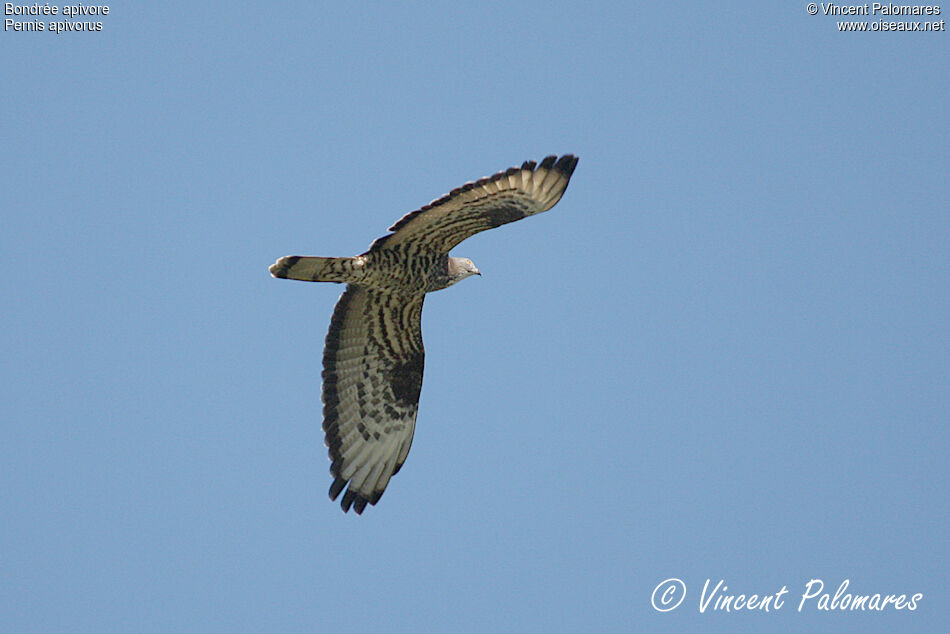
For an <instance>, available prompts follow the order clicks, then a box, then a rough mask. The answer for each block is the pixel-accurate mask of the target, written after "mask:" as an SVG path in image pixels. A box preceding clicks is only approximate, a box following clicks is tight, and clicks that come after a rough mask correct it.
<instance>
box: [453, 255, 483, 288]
mask: <svg viewBox="0 0 950 634" xmlns="http://www.w3.org/2000/svg"><path fill="white" fill-rule="evenodd" d="M481 274H482V273H481V271H479V270H478V268H476V266H475V263H474V262H472V261H471V260H469V259H468V258H449V286H451V285H452V284H455V283H456V282H461V281H462V280H464V279H465V278H466V277H469V276H471V275H481Z"/></svg>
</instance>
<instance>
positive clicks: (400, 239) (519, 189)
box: [369, 154, 577, 253]
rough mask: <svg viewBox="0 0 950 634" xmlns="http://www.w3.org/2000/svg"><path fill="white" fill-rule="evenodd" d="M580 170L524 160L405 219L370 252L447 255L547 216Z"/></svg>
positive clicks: (564, 163)
mask: <svg viewBox="0 0 950 634" xmlns="http://www.w3.org/2000/svg"><path fill="white" fill-rule="evenodd" d="M576 166H577V157H576V156H574V155H572V154H565V155H564V156H562V157H561V158H558V157H556V156H549V157H547V158H545V159H544V160H543V161H541V164H540V165H538V164H536V163H535V162H534V161H526V162H525V163H524V164H523V165H522V166H521V167H512V168H510V169H508V170H506V171H504V172H498V173H497V174H495V175H494V176H488V177H486V178H482V179H480V180H477V181H475V182H472V183H466V184H465V185H463V186H461V187H459V188H458V189H454V190H452V191H451V192H450V193H448V194H446V195H445V196H443V197H442V198H439V199H438V200H435V201H433V202H431V203H429V204H428V205H426V206H425V207H422V208H421V209H418V210H416V211H413V212H412V213H409V214H406V215H405V216H403V217H402V219H400V220H399V221H398V222H397V223H396V224H394V225H393V226H392V227H390V228H389V230H390V231H392V233H390V234H388V235H385V236H383V237H381V238H379V239H377V240H376V241H375V242H373V244H372V245H371V246H370V248H369V251H370V252H372V251H374V250H381V249H388V248H392V247H395V246H397V245H404V244H411V245H412V247H413V248H416V249H419V250H425V251H429V252H437V253H448V252H449V250H450V249H452V247H454V246H455V245H457V244H458V243H459V242H461V241H462V240H464V239H466V238H468V237H470V236H473V235H475V234H476V233H478V232H479V231H485V230H486V229H492V228H494V227H498V226H500V225H503V224H506V223H509V222H514V221H515V220H521V219H522V218H525V217H527V216H533V215H534V214H538V213H541V212H542V211H547V210H548V209H550V208H551V207H553V206H554V205H555V204H556V203H557V201H559V200H560V199H561V195H562V194H564V190H565V189H566V188H567V184H568V182H569V181H570V179H571V174H572V173H574V168H575V167H576Z"/></svg>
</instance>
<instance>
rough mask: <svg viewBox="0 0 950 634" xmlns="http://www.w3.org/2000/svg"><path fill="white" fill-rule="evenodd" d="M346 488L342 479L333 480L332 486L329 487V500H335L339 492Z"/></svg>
mask: <svg viewBox="0 0 950 634" xmlns="http://www.w3.org/2000/svg"><path fill="white" fill-rule="evenodd" d="M345 486H346V480H344V479H343V478H336V479H334V480H333V484H331V485H330V500H331V501H332V500H335V499H336V497H337V496H338V495H340V491H342V490H343V488H344V487H345Z"/></svg>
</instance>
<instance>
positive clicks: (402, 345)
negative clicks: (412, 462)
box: [323, 285, 425, 513]
mask: <svg viewBox="0 0 950 634" xmlns="http://www.w3.org/2000/svg"><path fill="white" fill-rule="evenodd" d="M424 298H425V295H401V294H395V293H387V292H382V291H378V290H373V289H370V288H364V287H357V286H353V285H348V286H347V287H346V291H345V292H344V293H343V295H342V296H340V300H339V301H338V302H337V305H336V308H335V309H334V311H333V319H332V320H331V321H330V331H329V332H328V333H327V340H326V347H325V348H324V351H323V430H324V432H326V443H327V447H329V449H330V460H332V463H333V464H332V465H331V466H330V473H331V474H332V475H333V478H334V479H333V484H332V485H331V486H330V499H331V500H335V499H336V498H337V496H338V495H339V494H340V493H341V492H342V491H343V489H344V488H346V493H344V494H343V499H342V500H341V506H342V507H343V510H344V511H348V510H349V509H350V507H351V506H352V507H353V509H354V510H355V511H356V512H357V513H362V512H363V509H364V508H365V507H366V504H367V503H369V504H376V502H378V501H379V498H380V497H381V496H382V495H383V491H385V490H386V485H387V484H389V478H390V477H392V476H393V475H395V474H396V472H398V471H399V469H400V467H402V463H403V462H405V460H406V456H407V455H408V454H409V447H410V445H411V444H412V434H413V431H414V430H415V426H416V412H417V411H418V408H419V392H420V391H421V390H422V370H423V365H424V360H425V351H424V349H423V346H422V302H423V300H424ZM347 485H349V486H347Z"/></svg>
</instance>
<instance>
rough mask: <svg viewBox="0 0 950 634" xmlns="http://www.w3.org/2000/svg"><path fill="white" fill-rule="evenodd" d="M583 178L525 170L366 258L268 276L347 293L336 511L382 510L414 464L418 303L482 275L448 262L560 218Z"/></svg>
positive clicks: (420, 217)
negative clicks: (507, 231)
mask: <svg viewBox="0 0 950 634" xmlns="http://www.w3.org/2000/svg"><path fill="white" fill-rule="evenodd" d="M576 166H577V157H575V156H573V155H571V154H565V155H564V156H562V157H560V158H558V157H556V156H549V157H547V158H545V159H544V160H543V161H541V163H540V164H537V163H535V162H534V161H526V162H525V163H524V164H523V165H522V166H521V167H512V168H510V169H508V170H506V171H504V172H499V173H497V174H495V175H494V176H488V177H486V178H482V179H480V180H477V181H475V182H471V183H466V184H465V185H463V186H462V187H459V188H458V189H454V190H452V191H451V192H450V193H448V194H446V195H445V196H443V197H442V198H439V199H438V200H435V201H433V202H431V203H429V204H428V205H426V206H425V207H422V208H421V209H418V210H416V211H413V212H412V213H409V214H407V215H405V216H403V218H402V219H400V220H399V221H398V222H397V223H396V224H394V225H393V226H391V227H390V228H389V231H391V232H392V233H389V234H387V235H385V236H383V237H381V238H379V239H377V240H376V241H375V242H373V244H372V245H370V247H369V250H368V251H366V252H365V253H363V254H361V255H357V256H354V257H342V258H323V257H309V256H297V255H290V256H286V257H282V258H280V259H279V260H277V262H275V263H274V264H273V265H271V267H270V273H271V275H273V276H274V277H280V278H287V279H292V280H303V281H305V282H337V283H345V284H346V290H345V291H344V292H343V294H342V295H341V296H340V299H339V301H338V302H337V304H336V308H335V309H334V310H333V317H332V319H331V320H330V330H329V332H328V333H327V338H326V345H325V347H324V350H323V431H324V432H325V433H326V444H327V447H329V450H330V460H331V462H332V464H331V465H330V473H331V475H332V476H333V484H331V485H330V499H331V500H335V499H336V498H337V496H339V495H340V493H341V492H343V490H344V489H346V493H344V494H343V499H342V500H341V506H342V507H343V511H344V512H345V511H349V510H350V507H352V508H353V509H354V510H355V511H356V512H357V513H358V514H359V513H362V512H363V509H364V508H366V505H367V504H376V503H377V502H378V501H379V498H380V497H381V496H382V495H383V492H384V491H385V490H386V485H387V484H389V479H390V478H391V477H392V476H394V475H395V474H396V473H398V472H399V469H400V468H401V467H402V464H403V462H405V460H406V455H407V454H408V453H409V447H410V445H411V444H412V435H413V432H414V430H415V426H416V412H417V410H418V408H419V392H420V391H421V389H422V368H423V361H424V350H423V346H422V327H421V326H422V302H423V300H424V299H425V296H426V293H429V292H432V291H437V290H440V289H443V288H447V287H449V286H451V285H452V284H455V283H456V282H459V281H461V280H464V279H465V278H466V277H469V276H470V275H480V273H479V271H478V269H477V268H475V264H473V263H472V261H471V260H469V259H468V258H455V257H450V256H449V251H450V250H451V249H452V248H453V247H454V246H455V245H457V244H458V243H460V242H461V241H462V240H464V239H466V238H468V237H469V236H472V235H474V234H476V233H478V232H480V231H484V230H486V229H492V228H494V227H498V226H500V225H503V224H506V223H509V222H514V221H515V220H521V219H522V218H525V217H527V216H533V215H534V214H539V213H541V212H542V211H547V210H548V209H550V208H551V207H553V206H554V205H555V204H556V203H557V201H558V200H560V199H561V196H562V195H563V194H564V190H565V189H566V188H567V184H568V181H569V180H570V178H571V174H572V173H573V172H574V168H575V167H576Z"/></svg>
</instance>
